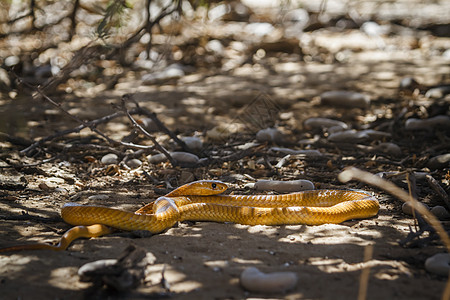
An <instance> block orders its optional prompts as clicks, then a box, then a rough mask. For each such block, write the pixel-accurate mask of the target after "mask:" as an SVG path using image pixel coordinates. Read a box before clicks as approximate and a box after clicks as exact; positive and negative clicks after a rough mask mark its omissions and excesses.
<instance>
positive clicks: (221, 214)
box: [0, 180, 379, 252]
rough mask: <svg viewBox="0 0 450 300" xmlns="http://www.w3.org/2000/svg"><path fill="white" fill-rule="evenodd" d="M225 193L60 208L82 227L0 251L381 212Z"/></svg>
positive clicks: (190, 188)
mask: <svg viewBox="0 0 450 300" xmlns="http://www.w3.org/2000/svg"><path fill="white" fill-rule="evenodd" d="M226 189H227V186H226V184H224V183H222V182H220V181H213V180H204V181H196V182H192V183H190V184H187V185H184V186H181V187H180V188H178V189H176V190H174V191H173V192H171V193H169V194H167V195H165V196H163V197H160V198H158V199H157V200H156V201H155V202H153V203H150V204H148V205H146V206H144V207H142V208H141V209H139V210H137V211H136V212H134V213H133V212H126V211H122V210H118V209H113V208H107V207H100V206H81V205H78V204H74V203H68V204H66V205H64V206H63V208H62V209H61V216H62V218H63V219H64V221H65V222H67V223H69V224H72V225H76V226H77V227H74V228H72V229H71V230H69V231H68V232H66V234H65V235H64V236H63V238H62V240H61V242H60V243H59V244H58V245H56V246H52V245H45V244H39V245H25V246H16V247H10V248H5V249H1V250H0V252H1V251H11V250H26V249H52V250H64V249H66V248H67V246H68V245H69V244H70V243H71V241H73V240H74V239H76V238H78V237H93V236H100V235H103V234H107V233H109V232H111V229H110V228H109V227H108V226H110V227H113V228H116V229H121V230H147V231H149V232H151V233H160V232H162V231H164V230H166V229H168V228H170V227H172V226H173V225H174V224H176V223H177V222H179V221H187V220H189V221H214V222H233V223H238V224H245V225H283V224H286V225H288V224H305V225H320V224H324V223H335V224H336V223H341V222H343V221H346V220H350V219H361V218H368V217H372V216H375V215H376V214H377V213H378V209H379V204H378V201H377V200H376V199H375V198H373V197H372V196H370V195H369V194H367V193H366V192H363V191H345V190H312V191H303V192H298V193H293V194H285V195H250V196H248V195H220V194H221V193H223V192H224V191H225V190H226ZM100 224H101V225H100ZM105 225H106V226H105ZM84 226H86V227H84ZM71 231H72V232H71ZM91 231H92V234H91ZM40 246H42V247H41V248H40Z"/></svg>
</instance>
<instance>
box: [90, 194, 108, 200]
mask: <svg viewBox="0 0 450 300" xmlns="http://www.w3.org/2000/svg"><path fill="white" fill-rule="evenodd" d="M106 199H109V196H108V195H101V194H100V195H92V196H89V197H88V200H106Z"/></svg>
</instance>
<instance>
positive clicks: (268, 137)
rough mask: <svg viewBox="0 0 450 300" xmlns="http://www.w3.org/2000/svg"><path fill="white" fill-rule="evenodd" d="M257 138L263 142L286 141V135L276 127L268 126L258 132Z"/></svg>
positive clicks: (278, 142) (276, 142)
mask: <svg viewBox="0 0 450 300" xmlns="http://www.w3.org/2000/svg"><path fill="white" fill-rule="evenodd" d="M256 140H257V141H258V142H261V143H265V142H269V143H275V144H280V143H283V142H284V135H283V134H282V133H281V132H280V131H279V130H278V129H276V128H266V129H261V130H260V131H258V132H257V133H256Z"/></svg>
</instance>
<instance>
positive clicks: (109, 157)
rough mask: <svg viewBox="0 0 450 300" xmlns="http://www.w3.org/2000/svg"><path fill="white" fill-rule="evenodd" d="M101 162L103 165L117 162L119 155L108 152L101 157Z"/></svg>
mask: <svg viewBox="0 0 450 300" xmlns="http://www.w3.org/2000/svg"><path fill="white" fill-rule="evenodd" d="M101 162H102V164H104V165H114V164H117V163H118V162H119V157H118V156H117V155H116V154H114V153H109V154H106V155H105V156H103V157H102V159H101Z"/></svg>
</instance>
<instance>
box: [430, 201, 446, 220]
mask: <svg viewBox="0 0 450 300" xmlns="http://www.w3.org/2000/svg"><path fill="white" fill-rule="evenodd" d="M431 213H432V214H433V215H435V216H436V217H437V218H438V219H439V220H441V221H443V220H448V219H449V218H450V213H449V212H448V211H447V209H445V207H443V206H441V205H436V206H435V207H433V208H432V209H431Z"/></svg>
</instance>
